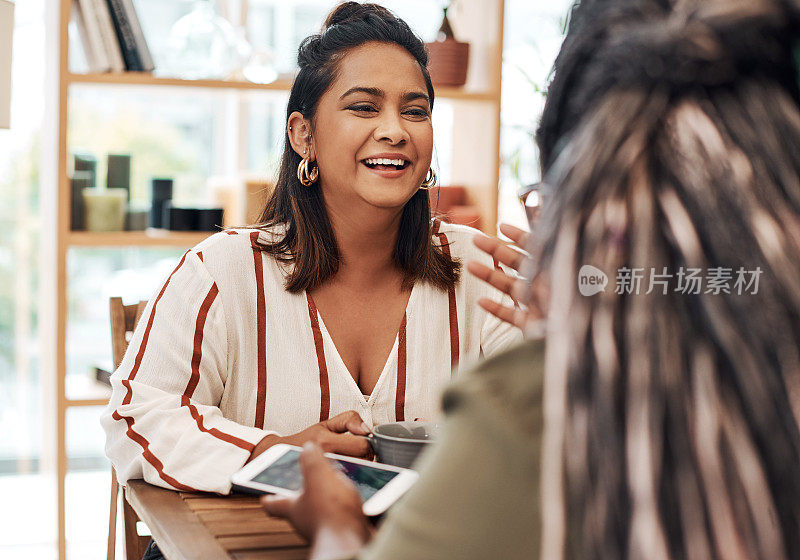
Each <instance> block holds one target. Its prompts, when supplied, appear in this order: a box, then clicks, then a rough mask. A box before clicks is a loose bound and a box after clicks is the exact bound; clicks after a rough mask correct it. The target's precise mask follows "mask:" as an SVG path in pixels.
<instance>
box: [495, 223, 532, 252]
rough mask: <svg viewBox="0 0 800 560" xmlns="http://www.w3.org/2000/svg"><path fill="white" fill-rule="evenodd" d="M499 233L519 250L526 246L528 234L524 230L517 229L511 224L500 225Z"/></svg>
mask: <svg viewBox="0 0 800 560" xmlns="http://www.w3.org/2000/svg"><path fill="white" fill-rule="evenodd" d="M500 233H502V234H503V235H505V236H506V237H508V238H509V239H510V240H511V241H513V242H514V245H516V246H517V247H519V248H520V249H525V248H526V247H527V246H528V240H529V239H530V234H529V233H528V232H527V231H525V230H524V229H519V228H518V227H515V226H512V225H511V224H500Z"/></svg>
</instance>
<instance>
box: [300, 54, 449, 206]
mask: <svg viewBox="0 0 800 560" xmlns="http://www.w3.org/2000/svg"><path fill="white" fill-rule="evenodd" d="M312 126H313V134H312V149H313V156H315V157H316V160H317V165H318V166H319V170H320V179H319V180H320V185H321V188H322V189H323V193H324V195H325V199H326V202H327V203H328V204H329V205H331V204H333V205H336V206H337V207H339V208H350V207H351V206H350V205H352V204H356V205H357V204H359V203H360V202H366V203H367V204H369V205H372V206H374V207H378V208H402V207H403V206H404V205H405V203H406V202H408V200H409V199H410V198H411V197H412V196H413V195H414V193H415V192H416V191H417V189H418V188H419V186H420V185H421V184H422V182H423V181H424V180H425V176H426V174H427V172H428V169H429V168H430V165H431V152H432V150H433V127H432V124H431V111H430V104H429V100H428V93H427V88H426V86H425V79H424V78H423V76H422V71H421V69H420V67H419V64H417V61H416V60H415V59H414V57H412V56H411V55H410V54H409V53H408V52H407V51H406V50H405V49H403V48H402V47H400V46H398V45H395V44H391V43H375V42H371V43H366V44H364V45H361V46H359V47H356V48H354V49H352V50H350V51H348V52H347V53H346V54H345V55H344V57H343V58H342V60H341V61H340V62H339V66H338V72H337V78H336V80H335V81H334V83H333V84H332V85H331V87H330V88H329V89H328V91H327V92H325V94H324V95H323V96H322V97H321V98H320V101H319V103H318V106H317V112H316V115H315V117H314V120H313V125H312Z"/></svg>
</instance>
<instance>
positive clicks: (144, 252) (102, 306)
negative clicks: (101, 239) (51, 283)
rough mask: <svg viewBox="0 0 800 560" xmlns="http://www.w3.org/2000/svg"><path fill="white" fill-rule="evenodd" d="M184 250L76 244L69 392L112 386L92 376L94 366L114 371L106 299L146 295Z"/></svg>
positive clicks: (102, 391)
mask: <svg viewBox="0 0 800 560" xmlns="http://www.w3.org/2000/svg"><path fill="white" fill-rule="evenodd" d="M183 252H184V250H183V249H177V248H166V249H138V248H96V249H95V248H92V249H72V250H71V251H70V252H69V255H68V259H67V273H68V285H69V311H68V322H67V346H66V347H67V397H68V398H70V399H80V398H102V397H104V396H108V389H107V388H105V387H103V386H102V385H99V384H98V383H97V382H95V381H94V379H95V371H94V368H96V367H100V368H103V369H105V370H108V371H110V370H111V369H112V367H113V364H112V363H111V331H110V326H109V314H108V313H109V312H108V300H109V298H111V297H114V296H119V297H122V300H123V303H125V304H129V303H135V302H137V301H139V300H146V299H149V298H150V297H152V295H153V294H154V293H156V292H157V290H158V288H159V286H161V284H162V283H163V282H164V280H165V279H166V277H167V276H168V275H169V273H170V272H172V270H173V269H174V268H175V265H176V264H177V261H178V259H179V258H180V256H181V255H182V254H183Z"/></svg>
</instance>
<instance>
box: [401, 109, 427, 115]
mask: <svg viewBox="0 0 800 560" xmlns="http://www.w3.org/2000/svg"><path fill="white" fill-rule="evenodd" d="M406 115H411V116H412V117H427V116H428V111H426V110H425V109H422V108H417V109H409V110H407V111H406Z"/></svg>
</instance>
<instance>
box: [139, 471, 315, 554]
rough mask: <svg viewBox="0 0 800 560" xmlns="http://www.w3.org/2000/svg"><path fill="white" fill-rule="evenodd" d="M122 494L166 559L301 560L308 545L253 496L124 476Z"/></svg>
mask: <svg viewBox="0 0 800 560" xmlns="http://www.w3.org/2000/svg"><path fill="white" fill-rule="evenodd" d="M125 497H126V498H127V500H128V503H130V505H131V506H132V507H133V509H134V510H136V513H137V514H138V515H139V518H140V519H141V520H142V521H143V522H144V523H146V524H147V526H148V527H149V528H150V531H151V534H152V535H153V538H154V539H155V541H156V542H157V543H158V547H159V548H160V549H161V551H162V552H163V553H164V556H165V557H166V558H167V559H168V560H184V559H185V560H231V559H232V560H256V559H270V560H273V559H274V560H301V559H306V558H307V557H308V544H307V543H306V541H305V540H304V539H303V538H302V537H301V536H300V535H298V534H297V533H296V532H295V530H294V529H293V528H292V527H291V525H289V523H287V522H286V521H284V520H282V519H277V518H274V517H270V516H269V515H267V514H266V513H265V512H264V510H263V509H262V508H261V506H260V505H259V504H258V498H257V497H255V496H242V495H231V496H218V495H216V494H192V493H186V492H174V491H172V490H165V489H163V488H158V487H157V486H153V485H151V484H148V483H146V482H144V481H142V480H129V481H128V484H127V486H125Z"/></svg>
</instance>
